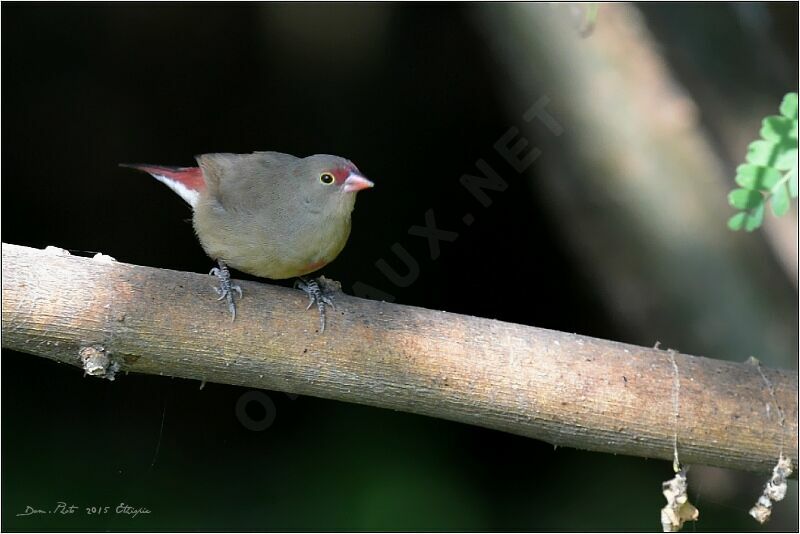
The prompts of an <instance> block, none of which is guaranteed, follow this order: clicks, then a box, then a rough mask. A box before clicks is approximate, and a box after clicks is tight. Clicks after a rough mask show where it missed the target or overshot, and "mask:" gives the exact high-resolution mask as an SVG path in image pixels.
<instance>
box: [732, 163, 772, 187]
mask: <svg viewBox="0 0 800 534" xmlns="http://www.w3.org/2000/svg"><path fill="white" fill-rule="evenodd" d="M780 179H781V173H780V172H778V170H777V169H773V168H772V167H763V166H761V165H752V164H743V165H739V166H738V167H736V183H737V184H739V185H740V186H741V187H744V188H745V189H754V190H761V191H768V190H770V189H772V188H773V187H775V184H777V183H778V181H779V180H780Z"/></svg>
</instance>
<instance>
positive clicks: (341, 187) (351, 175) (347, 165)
mask: <svg viewBox="0 0 800 534" xmlns="http://www.w3.org/2000/svg"><path fill="white" fill-rule="evenodd" d="M298 174H300V178H301V179H302V180H303V181H305V182H307V183H305V184H304V188H303V190H304V191H305V193H306V194H305V197H304V199H303V200H304V202H305V203H306V204H307V205H308V206H309V208H310V209H311V210H312V211H315V210H317V209H320V210H322V211H325V212H331V211H338V212H342V213H346V214H349V213H350V212H351V211H352V210H353V207H354V205H355V201H356V193H357V192H358V191H361V190H362V189H368V188H370V187H373V186H374V185H375V184H373V183H372V182H371V181H370V180H368V179H366V178H365V177H364V176H363V175H362V174H361V172H360V171H359V170H358V168H357V167H356V166H355V165H354V164H353V162H352V161H350V160H348V159H345V158H340V157H339V156H330V155H328V154H317V155H314V156H309V157H307V158H304V159H303V160H302V164H301V165H300V172H299V173H298Z"/></svg>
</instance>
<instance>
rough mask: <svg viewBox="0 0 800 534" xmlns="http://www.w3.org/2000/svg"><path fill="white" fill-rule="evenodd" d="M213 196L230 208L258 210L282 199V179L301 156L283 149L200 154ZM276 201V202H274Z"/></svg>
mask: <svg viewBox="0 0 800 534" xmlns="http://www.w3.org/2000/svg"><path fill="white" fill-rule="evenodd" d="M196 159H197V163H198V164H199V165H200V168H201V169H202V170H203V175H204V176H205V179H206V186H207V187H208V195H209V196H210V198H212V199H214V200H215V201H216V202H218V203H219V204H220V205H221V207H223V208H224V209H226V210H231V209H239V210H257V209H259V208H260V207H261V206H264V205H269V204H270V203H274V202H279V201H280V198H279V197H280V195H281V192H282V191H284V190H285V189H286V188H285V187H281V182H283V181H285V180H286V179H287V178H288V175H289V174H290V173H291V171H292V169H293V168H294V166H295V165H296V163H297V162H298V161H299V160H300V158H297V157H295V156H292V155H289V154H282V153H280V152H253V153H252V154H228V153H218V154H203V155H201V156H197V158H196ZM272 205H274V204H272Z"/></svg>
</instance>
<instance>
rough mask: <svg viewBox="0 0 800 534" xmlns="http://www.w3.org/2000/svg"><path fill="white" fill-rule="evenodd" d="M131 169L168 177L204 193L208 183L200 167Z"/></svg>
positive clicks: (134, 166)
mask: <svg viewBox="0 0 800 534" xmlns="http://www.w3.org/2000/svg"><path fill="white" fill-rule="evenodd" d="M130 167H133V168H134V169H139V170H140V171H144V172H147V173H150V174H158V175H160V176H166V177H167V178H169V179H170V180H174V181H176V182H178V183H180V184H183V185H184V186H185V187H186V188H188V189H191V190H192V191H202V190H204V189H205V188H206V181H205V179H204V178H203V171H202V170H201V169H200V167H159V166H158V165H130Z"/></svg>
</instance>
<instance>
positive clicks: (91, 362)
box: [78, 345, 119, 380]
mask: <svg viewBox="0 0 800 534" xmlns="http://www.w3.org/2000/svg"><path fill="white" fill-rule="evenodd" d="M78 355H79V356H80V359H81V364H82V365H83V370H84V372H85V373H86V374H87V375H90V376H96V377H98V378H105V379H108V380H114V378H115V375H116V374H117V371H119V363H117V362H115V361H114V360H112V359H111V357H109V355H108V353H107V352H106V350H105V348H103V347H102V346H101V345H92V346H89V347H82V348H81V350H79V351H78Z"/></svg>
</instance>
